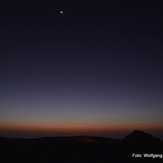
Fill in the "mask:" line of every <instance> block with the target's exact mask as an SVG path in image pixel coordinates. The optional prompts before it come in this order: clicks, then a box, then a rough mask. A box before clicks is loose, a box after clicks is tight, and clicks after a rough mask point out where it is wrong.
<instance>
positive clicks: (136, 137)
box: [124, 130, 161, 143]
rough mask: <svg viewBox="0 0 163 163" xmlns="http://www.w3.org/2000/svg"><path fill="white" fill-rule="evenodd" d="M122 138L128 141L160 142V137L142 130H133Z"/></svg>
mask: <svg viewBox="0 0 163 163" xmlns="http://www.w3.org/2000/svg"><path fill="white" fill-rule="evenodd" d="M124 140H126V141H129V142H134V141H139V142H141V143H147V142H155V143H160V141H161V140H160V139H158V138H156V137H154V136H152V135H150V134H148V133H146V132H143V131H139V130H135V131H133V132H132V133H131V134H129V135H127V136H126V137H125V138H124Z"/></svg>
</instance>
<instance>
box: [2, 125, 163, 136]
mask: <svg viewBox="0 0 163 163" xmlns="http://www.w3.org/2000/svg"><path fill="white" fill-rule="evenodd" d="M135 129H139V130H143V131H154V130H158V131H159V130H161V129H163V125H161V124H145V123H144V124H131V123H130V124H126V123H124V124H123V123H120V124H118V123H117V124H110V125H109V124H75V123H74V124H56V125H53V124H41V123H40V124H30V123H21V124H20V123H19V124H18V123H5V124H0V131H9V132H25V133H27V132H30V133H39V132H41V133H61V134H62V133H76V134H78V133H88V134H90V133H92V134H93V133H104V132H105V133H106V132H107V133H118V132H132V131H133V130H135Z"/></svg>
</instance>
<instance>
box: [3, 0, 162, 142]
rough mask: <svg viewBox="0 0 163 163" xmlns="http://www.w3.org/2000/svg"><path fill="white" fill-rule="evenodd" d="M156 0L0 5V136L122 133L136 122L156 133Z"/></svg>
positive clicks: (158, 50)
mask: <svg viewBox="0 0 163 163" xmlns="http://www.w3.org/2000/svg"><path fill="white" fill-rule="evenodd" d="M162 5H163V3H162V1H161V0H155V1H152V2H151V1H132V2H130V1H128V0H125V1H123V2H122V1H115V0H114V1H112V0H111V1H108V2H107V3H104V2H103V1H90V0H88V1H78V2H76V1H59V2H58V1H36V0H34V1H32V0H31V1H28V2H25V1H23V2H21V1H19V2H17V1H14V2H8V3H6V4H5V3H4V4H3V5H1V11H2V12H1V13H2V14H1V16H0V19H1V38H0V42H1V45H0V136H8V137H41V136H56V135H57V136H58V135H78V134H87V135H97V136H105V137H117V138H122V137H123V136H125V135H126V134H127V133H129V132H131V131H133V130H135V129H140V130H143V131H147V132H149V133H151V134H153V135H154V136H157V137H160V138H161V139H163V84H162V83H163V47H162V45H163V19H162V18H163V11H162ZM61 10H63V14H61V13H60V11H61Z"/></svg>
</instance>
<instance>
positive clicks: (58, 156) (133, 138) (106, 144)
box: [0, 131, 163, 163]
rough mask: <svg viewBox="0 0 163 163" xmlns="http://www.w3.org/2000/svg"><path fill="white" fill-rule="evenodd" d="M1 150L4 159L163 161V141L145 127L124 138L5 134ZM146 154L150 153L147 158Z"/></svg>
mask: <svg viewBox="0 0 163 163" xmlns="http://www.w3.org/2000/svg"><path fill="white" fill-rule="evenodd" d="M0 151H1V153H0V162H2V163H40V162H41V163H43V162H44V163H62V162H63V163H119V162H120V163H121V162H124V163H127V162H130V163H141V162H143V163H162V162H163V158H162V157H163V142H162V141H161V140H159V139H157V138H155V137H153V136H151V135H149V134H147V133H144V132H141V131H134V132H133V133H131V134H129V135H127V136H126V137H125V138H124V139H122V140H118V139H110V138H101V137H89V136H76V137H52V138H48V137H47V138H39V139H11V138H2V137H1V138H0ZM144 154H150V155H148V157H146V158H145V157H144ZM156 154H157V155H156ZM158 154H159V155H158ZM153 157H155V158H153Z"/></svg>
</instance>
